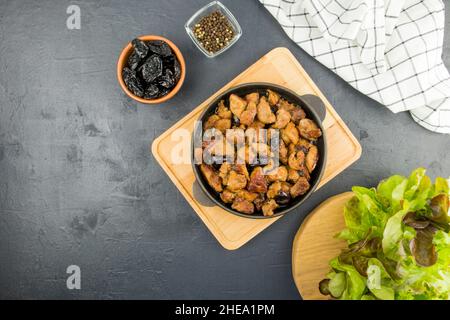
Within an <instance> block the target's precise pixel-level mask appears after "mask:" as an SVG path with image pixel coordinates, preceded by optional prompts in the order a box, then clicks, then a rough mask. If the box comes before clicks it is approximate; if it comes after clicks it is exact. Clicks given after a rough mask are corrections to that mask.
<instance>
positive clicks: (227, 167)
mask: <svg viewBox="0 0 450 320" xmlns="http://www.w3.org/2000/svg"><path fill="white" fill-rule="evenodd" d="M230 171H231V164H229V163H226V162H224V163H222V165H221V166H220V169H219V177H221V178H222V183H223V184H225V185H226V184H227V181H228V175H229V174H230Z"/></svg>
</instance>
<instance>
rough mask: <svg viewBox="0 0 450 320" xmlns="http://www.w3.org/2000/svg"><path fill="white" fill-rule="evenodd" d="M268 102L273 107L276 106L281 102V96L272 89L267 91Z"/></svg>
mask: <svg viewBox="0 0 450 320" xmlns="http://www.w3.org/2000/svg"><path fill="white" fill-rule="evenodd" d="M267 100H269V103H270V104H271V105H273V106H275V105H276V104H277V103H278V101H279V100H280V95H279V94H278V93H276V92H274V91H272V90H270V89H268V90H267Z"/></svg>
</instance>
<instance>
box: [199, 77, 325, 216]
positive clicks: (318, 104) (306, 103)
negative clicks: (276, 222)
mask: <svg viewBox="0 0 450 320" xmlns="http://www.w3.org/2000/svg"><path fill="white" fill-rule="evenodd" d="M267 89H271V90H273V91H275V92H277V93H278V94H280V96H281V97H283V98H284V99H286V100H287V101H288V102H291V103H293V104H296V105H298V106H300V107H302V108H303V110H304V111H305V113H306V115H307V117H308V118H309V119H311V120H313V121H314V122H315V123H316V124H317V125H318V126H319V127H320V129H321V130H322V137H320V138H319V139H318V140H317V143H316V145H317V148H318V149H319V161H318V163H317V165H316V168H315V170H314V171H313V173H312V174H311V180H310V181H309V183H310V185H311V188H310V189H309V190H308V192H307V193H305V194H304V195H302V196H299V197H297V198H295V199H294V200H293V201H291V203H289V205H287V206H284V207H280V208H278V209H276V210H275V214H274V215H273V216H263V215H262V213H255V214H252V215H248V214H244V213H241V212H239V211H236V210H234V209H232V208H231V204H230V205H228V204H226V203H224V202H223V201H222V199H220V194H219V193H218V192H216V191H215V190H214V189H212V188H211V187H210V186H209V184H208V182H207V181H206V179H205V178H204V177H203V174H202V173H201V172H200V166H199V165H196V164H195V162H194V143H193V142H192V150H191V152H192V157H191V160H192V166H193V169H194V174H195V178H196V180H197V182H198V184H199V185H200V187H201V189H202V190H203V191H204V192H205V194H206V195H207V196H208V197H209V198H210V199H211V200H212V201H213V202H214V203H215V204H216V205H218V206H219V207H221V208H223V209H225V210H227V211H229V212H231V213H233V214H235V215H238V216H240V217H245V218H252V219H270V218H275V217H279V216H282V215H285V214H286V213H288V212H291V211H293V210H294V209H295V208H297V207H299V206H300V205H301V204H302V203H303V202H304V201H305V200H306V199H307V198H308V197H309V196H310V195H311V194H312V193H313V192H314V190H315V189H316V188H317V185H318V184H319V182H320V179H321V178H322V175H323V172H324V170H325V164H326V159H327V143H326V132H325V130H324V128H323V126H322V121H323V120H324V118H325V115H326V109H325V105H324V104H323V102H322V100H321V99H320V98H319V97H317V96H314V95H311V94H306V95H303V96H300V95H298V94H296V93H295V92H294V91H292V90H289V89H287V88H285V87H282V86H279V85H276V84H272V83H264V82H253V83H246V84H241V85H238V86H236V87H233V88H231V89H228V90H226V91H225V92H223V93H222V94H220V95H219V96H218V97H217V98H215V99H214V100H213V101H212V102H211V103H210V104H209V105H208V107H207V108H206V109H205V111H204V112H203V113H202V114H201V116H200V118H199V121H201V122H202V123H204V122H205V121H206V120H207V119H208V117H209V116H211V115H212V114H214V113H215V110H216V107H217V104H218V103H219V101H220V100H225V101H227V102H228V97H229V96H230V94H232V93H234V94H236V95H238V96H240V97H242V96H244V95H246V94H248V93H251V92H255V91H259V92H260V94H265V92H266V90H267ZM226 105H228V104H226ZM192 139H194V135H193V137H192Z"/></svg>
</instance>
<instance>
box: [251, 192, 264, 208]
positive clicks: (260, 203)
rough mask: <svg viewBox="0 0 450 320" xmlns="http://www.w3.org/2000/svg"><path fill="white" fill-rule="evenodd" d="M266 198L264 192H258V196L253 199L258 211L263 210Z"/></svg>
mask: <svg viewBox="0 0 450 320" xmlns="http://www.w3.org/2000/svg"><path fill="white" fill-rule="evenodd" d="M265 200H266V198H265V197H264V194H263V193H258V196H257V197H256V199H255V200H253V203H254V204H255V208H256V210H258V211H259V210H261V208H262V206H263V204H264V201H265Z"/></svg>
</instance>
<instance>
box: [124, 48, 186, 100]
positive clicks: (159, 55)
mask: <svg viewBox="0 0 450 320" xmlns="http://www.w3.org/2000/svg"><path fill="white" fill-rule="evenodd" d="M132 45H133V52H131V54H130V56H129V57H128V59H127V66H126V67H125V68H124V69H123V70H122V78H123V80H124V82H125V84H126V86H127V87H128V89H129V90H130V91H131V92H132V93H133V94H135V95H136V96H138V97H143V98H144V99H149V100H150V99H156V98H160V97H163V96H165V95H167V94H169V92H170V91H171V90H172V88H173V87H174V86H175V85H176V84H177V82H178V81H179V80H180V78H181V66H180V62H179V61H178V59H177V57H176V55H175V54H174V52H173V51H172V49H171V48H170V46H169V45H168V44H167V43H166V42H164V41H160V40H157V41H142V40H140V39H134V40H133V41H132Z"/></svg>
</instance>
